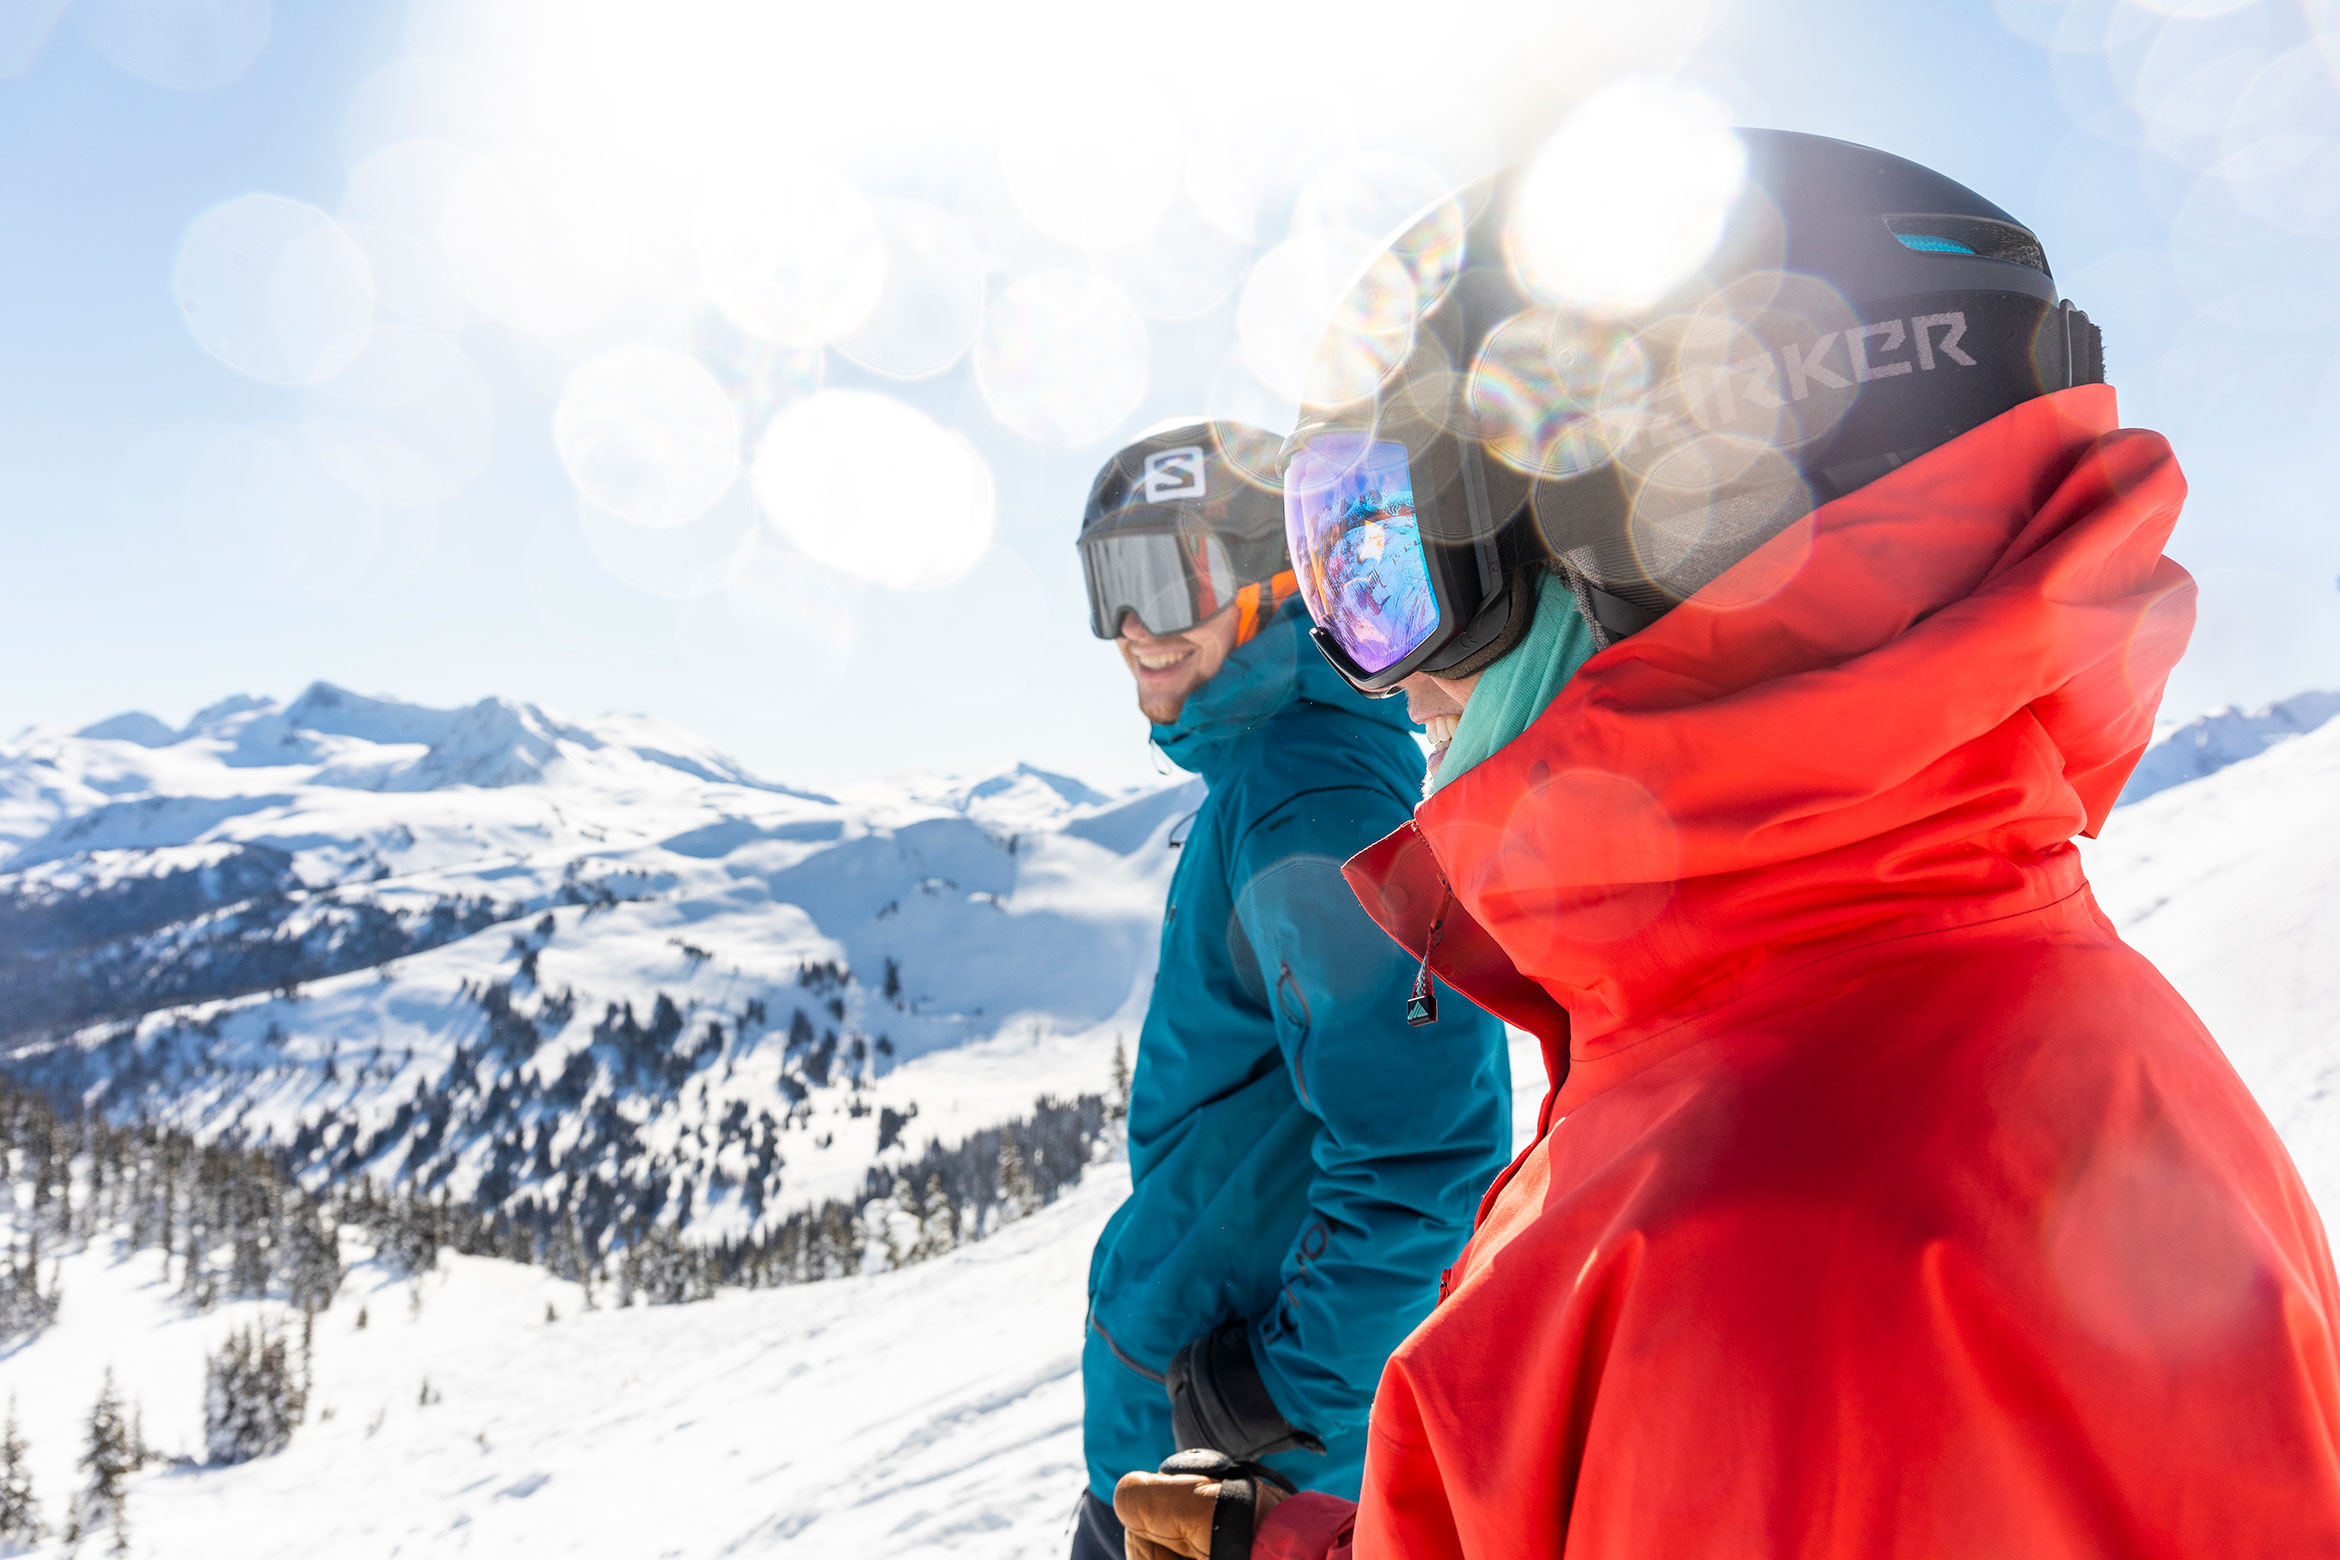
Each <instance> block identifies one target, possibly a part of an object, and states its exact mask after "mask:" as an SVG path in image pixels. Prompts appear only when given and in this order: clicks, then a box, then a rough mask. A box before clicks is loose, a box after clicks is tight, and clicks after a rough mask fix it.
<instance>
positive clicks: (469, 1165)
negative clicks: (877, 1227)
mask: <svg viewBox="0 0 2340 1560" xmlns="http://www.w3.org/2000/svg"><path fill="white" fill-rule="evenodd" d="M1198 799H1199V797H1198V792H1197V790H1196V789H1195V788H1193V787H1190V786H1169V787H1165V788H1161V789H1157V790H1153V791H1146V792H1140V793H1135V794H1132V795H1128V796H1121V797H1108V796H1104V795H1101V794H1100V793H1097V792H1095V791H1092V790H1090V789H1089V788H1087V787H1086V786H1083V785H1081V784H1080V783H1079V782H1078V781H1075V780H1071V779H1068V778H1066V777H1063V776H1057V775H1049V774H1046V773H1043V772H1041V771H1037V770H1032V769H1028V768H1019V769H1015V770H1011V771H1008V772H1007V773H1005V774H1001V775H992V776H979V777H973V778H962V779H956V780H954V779H950V778H919V779H912V780H908V781H904V782H901V783H898V784H893V785H868V786H862V787H859V788H857V789H856V790H854V791H853V792H852V793H851V794H849V795H846V796H841V797H831V796H826V795H820V794H816V793H813V792H809V791H803V790H796V789H791V788H789V787H786V786H783V785H777V784H774V783H771V782H768V781H765V780H761V779H759V778H757V777H755V776H753V775H750V774H748V773H746V772H745V771H744V770H742V769H741V768H740V767H739V766H738V765H737V764H735V763H733V762H732V761H731V760H729V759H728V758H726V757H724V756H723V755H722V754H720V753H716V752H714V751H712V750H711V749H708V748H707V747H705V745H704V744H701V743H699V742H698V741H696V739H694V738H691V737H689V736H687V735H685V734H683V733H680V732H676V731H673V730H671V729H669V728H665V727H662V726H660V725H659V724H657V723H656V722H653V721H649V720H647V719H643V718H639V717H605V718H601V719H597V720H593V721H572V720H566V719H563V718H561V717H557V716H554V715H551V714H549V713H547V712H545V711H544V710H541V709H539V708H537V707H536V706H533V705H525V704H511V703H506V702H504V701H500V700H486V701H482V702H481V703H479V704H477V705H473V706H471V707H470V708H468V709H462V710H434V709H426V708H422V707H419V706H414V705H407V704H400V703H397V702H395V701H391V700H384V699H374V698H367V697H364V696H361V695H357V694H353V693H349V692H347V691H345V690H342V689H337V688H334V687H331V686H329V685H326V684H318V685H316V686H313V687H311V688H310V689H309V690H308V691H306V692H305V693H303V694H302V695H301V696H300V697H299V698H298V699H295V700H294V701H292V702H291V703H290V704H287V705H279V704H277V703H274V702H271V701H267V700H259V699H249V698H237V699H231V700H227V701H224V702H222V703H221V704H218V705H214V706H213V707H212V708H210V709H208V710H206V711H204V712H203V713H201V714H199V715H198V716H196V717H195V719H194V720H193V721H192V722H191V723H190V724H189V725H188V726H187V727H186V728H185V729H183V730H172V729H170V728H168V727H166V726H164V724H163V723H162V722H160V721H158V720H155V719H154V718H153V717H151V716H142V715H131V716H122V717H117V718H115V719H113V720H110V721H106V722H102V723H100V724H99V725H97V726H93V727H90V728H88V729H87V730H85V731H84V732H82V733H80V734H78V735H73V736H60V735H50V734H37V733H36V734H34V735H31V736H29V737H26V738H22V739H19V740H18V741H16V742H14V743H9V744H4V745H0V1063H4V1064H5V1066H6V1067H7V1069H8V1070H9V1071H10V1072H11V1073H13V1074H15V1075H16V1076H18V1077H20V1078H24V1079H27V1080H30V1081H33V1082H36V1083H39V1084H42V1085H44V1086H46V1087H48V1088H50V1089H51V1090H52V1091H54V1092H57V1093H59V1094H70V1095H78V1096H80V1097H83V1098H86V1099H88V1100H90V1101H92V1102H93V1103H95V1104H97V1105H99V1106H100V1107H101V1108H103V1109H104V1110H106V1111H107V1112H108V1113H109V1114H110V1115H112V1116H114V1117H115V1118H116V1119H121V1118H123V1117H125V1116H128V1115H133V1114H137V1113H145V1114H146V1115H148V1116H150V1117H152V1118H154V1119H157V1120H160V1121H163V1122H166V1123H168V1124H171V1125H174V1126H178V1127H182V1128H185V1129H188V1130H192V1131H195V1132H198V1133H200V1134H206V1135H222V1134H224V1135H228V1136H231V1137H235V1138H238V1139H240V1140H242V1141H246V1142H251V1143H270V1144H276V1145H280V1146H289V1147H291V1148H292V1149H293V1150H294V1151H295V1153H296V1156H297V1158H298V1159H299V1161H300V1163H302V1164H303V1165H304V1166H307V1167H309V1169H310V1170H311V1171H312V1172H313V1174H314V1175H316V1176H326V1177H335V1178H338V1177H344V1176H347V1175H350V1174H352V1173H356V1172H358V1171H360V1170H364V1171H367V1172H369V1173H372V1174H374V1175H376V1176H377V1177H382V1178H387V1179H391V1180H396V1181H401V1182H405V1183H409V1184H413V1185H416V1186H419V1187H424V1188H431V1189H444V1190H446V1191H447V1192H448V1193H450V1194H451V1195H453V1196H455V1197H458V1198H466V1199H475V1200H478V1201H481V1202H484V1203H487V1204H489V1205H492V1206H504V1207H514V1206H518V1205H519V1204H520V1203H522V1202H526V1201H532V1202H533V1203H534V1205H536V1206H538V1207H553V1208H558V1209H561V1210H573V1209H577V1208H582V1209H584V1210H585V1211H586V1217H587V1219H588V1222H602V1223H605V1224H614V1223H622V1222H625V1221H627V1220H636V1219H638V1220H641V1221H644V1222H651V1221H658V1222H674V1221H676V1220H678V1219H685V1218H687V1220H688V1222H689V1225H690V1228H691V1230H692V1232H693V1234H694V1236H704V1237H707V1238H716V1237H736V1236H743V1235H747V1234H749V1233H752V1232H753V1231H755V1230H757V1229H760V1228H767V1227H769V1225H770V1224H771V1223H772V1221H773V1220H775V1219H776V1218H777V1217H779V1216H780V1215H781V1214H783V1213H784V1212H786V1211H787V1210H788V1209H791V1208H797V1207H803V1206H806V1205H808V1204H810V1203H814V1202H818V1201H820V1200H822V1199H825V1198H829V1197H836V1196H842V1195H846V1194H847V1193H849V1192H850V1191H851V1190H852V1189H853V1188H855V1187H857V1186H858V1185H859V1184H860V1182H861V1179H862V1176H863V1173H864V1171H865V1170H866V1169H868V1167H869V1166H870V1165H871V1164H872V1163H873V1162H875V1161H877V1160H878V1159H879V1158H881V1157H882V1156H884V1155H886V1154H892V1155H895V1156H897V1157H899V1156H900V1155H902V1154H905V1153H909V1152H911V1151H913V1150H916V1149H919V1148H921V1147H923V1145H924V1144H925V1143H926V1142H927V1141H928V1140H929V1139H935V1138H939V1139H941V1140H942V1141H944V1142H946V1143H947V1142H949V1141H950V1140H951V1139H952V1138H954V1137H955V1136H957V1135H960V1134H963V1133H965V1132H967V1131H969V1130H973V1129H975V1128H980V1127H987V1126H992V1125H996V1124H998V1123H999V1122H1002V1121H1004V1120H1007V1119H1008V1118H1010V1117H1012V1116H1015V1115H1018V1114H1020V1113H1021V1112H1024V1111H1026V1110H1029V1109H1030V1108H1031V1106H1032V1102H1033V1099H1034V1097H1035V1095H1037V1094H1039V1093H1043V1092H1053V1093H1057V1094H1060V1095H1071V1094H1076V1093H1080V1092H1084V1091H1089V1092H1094V1091H1098V1090H1101V1089H1102V1088H1103V1087H1104V1085H1105V1083H1106V1080H1107V1075H1108V1072H1109V1069H1110V1065H1111V1056H1112V1052H1113V1048H1114V1043H1115V1039H1116V1037H1117V1036H1122V1035H1128V1036H1132V1037H1134V1032H1135V1019H1136V1015H1137V1014H1138V1013H1139V1012H1141V1011H1142V1008H1143V1004H1144V1000H1145V996H1146V993H1147V991H1148V989H1149V987H1150V981H1151V967H1152V959H1153V948H1154V941H1155V935H1156V934H1155V928H1156V925H1157V923H1158V920H1159V916H1160V906H1161V899H1162V894H1163V891H1164V887H1165V885H1166V882H1167V877H1168V872H1169V869H1170V866H1171V865H1172V864H1173V862H1174V859H1175V858H1174V856H1173V854H1172V852H1171V851H1170V850H1169V849H1168V848H1167V845H1166V844H1165V836H1166V834H1167V832H1168V830H1169V828H1170V826H1171V824H1172V823H1173V822H1174V821H1175V820H1176V819H1177V818H1179V817H1180V816H1182V815H1184V814H1185V813H1186V812H1189V811H1191V810H1192V809H1193V807H1194V806H1195V805H1196V804H1197V801H1198ZM889 1131H890V1132H891V1134H892V1136H891V1140H890V1141H889V1140H888V1139H887V1134H888V1133H889Z"/></svg>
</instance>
